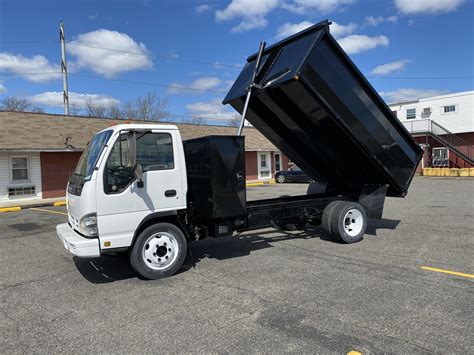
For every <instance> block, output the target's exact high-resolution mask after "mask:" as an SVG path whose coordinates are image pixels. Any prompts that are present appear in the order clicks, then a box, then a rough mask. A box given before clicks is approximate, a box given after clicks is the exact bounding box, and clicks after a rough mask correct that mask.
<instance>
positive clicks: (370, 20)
mask: <svg viewBox="0 0 474 355" xmlns="http://www.w3.org/2000/svg"><path fill="white" fill-rule="evenodd" d="M383 21H384V18H383V17H382V16H377V17H374V16H367V17H366V18H365V23H366V24H367V25H369V26H378V25H380V24H381V23H382V22H383Z"/></svg>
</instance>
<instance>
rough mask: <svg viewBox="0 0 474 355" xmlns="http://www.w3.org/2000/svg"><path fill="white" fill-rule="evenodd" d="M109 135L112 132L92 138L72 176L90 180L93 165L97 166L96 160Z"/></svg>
mask: <svg viewBox="0 0 474 355" xmlns="http://www.w3.org/2000/svg"><path fill="white" fill-rule="evenodd" d="M111 135H112V131H111V130H108V131H104V132H101V133H99V134H97V135H95V136H94V138H92V141H91V142H90V143H89V144H88V145H87V148H86V149H85V150H84V152H83V153H82V155H81V158H80V159H79V162H78V163H77V166H76V169H75V170H74V173H73V174H74V175H77V176H80V177H82V178H83V179H84V180H85V181H89V180H90V178H91V176H92V172H93V171H94V168H95V165H96V164H97V159H99V155H100V153H101V152H102V149H103V148H104V145H105V144H107V141H108V140H109V138H110V136H111Z"/></svg>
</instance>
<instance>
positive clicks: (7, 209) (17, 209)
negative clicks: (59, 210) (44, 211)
mask: <svg viewBox="0 0 474 355" xmlns="http://www.w3.org/2000/svg"><path fill="white" fill-rule="evenodd" d="M44 206H53V207H60V206H66V201H56V202H38V203H32V204H31V205H25V206H23V207H22V206H12V207H0V213H2V212H20V211H21V210H22V209H28V208H34V207H44Z"/></svg>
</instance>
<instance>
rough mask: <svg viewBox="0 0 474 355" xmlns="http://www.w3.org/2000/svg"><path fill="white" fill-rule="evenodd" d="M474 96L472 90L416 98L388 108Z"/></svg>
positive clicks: (393, 104)
mask: <svg viewBox="0 0 474 355" xmlns="http://www.w3.org/2000/svg"><path fill="white" fill-rule="evenodd" d="M473 94H474V90H470V91H461V92H452V93H449V94H444V95H435V96H427V97H422V98H418V97H414V98H413V99H412V100H406V101H397V102H391V103H389V104H388V106H401V105H406V104H412V103H417V102H425V101H433V100H440V99H447V98H451V97H457V96H466V95H473Z"/></svg>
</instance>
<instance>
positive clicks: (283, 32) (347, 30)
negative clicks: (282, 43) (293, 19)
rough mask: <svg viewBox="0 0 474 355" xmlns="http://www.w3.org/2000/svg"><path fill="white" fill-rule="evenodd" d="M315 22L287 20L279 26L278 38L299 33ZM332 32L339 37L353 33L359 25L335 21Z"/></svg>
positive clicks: (276, 36)
mask: <svg viewBox="0 0 474 355" xmlns="http://www.w3.org/2000/svg"><path fill="white" fill-rule="evenodd" d="M313 25H314V23H313V22H309V21H302V22H300V23H290V22H286V23H284V24H283V25H281V26H280V27H278V30H277V34H276V35H275V38H276V39H282V38H285V37H288V36H291V35H294V34H295V33H298V32H300V31H303V30H304V29H306V28H308V27H310V26H313ZM330 29H331V34H332V35H333V36H334V37H335V38H339V37H342V36H347V35H349V34H351V33H353V32H354V31H355V30H356V29H357V25H356V24H355V23H350V24H348V25H340V24H338V23H337V22H333V23H332V24H331V27H330Z"/></svg>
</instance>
